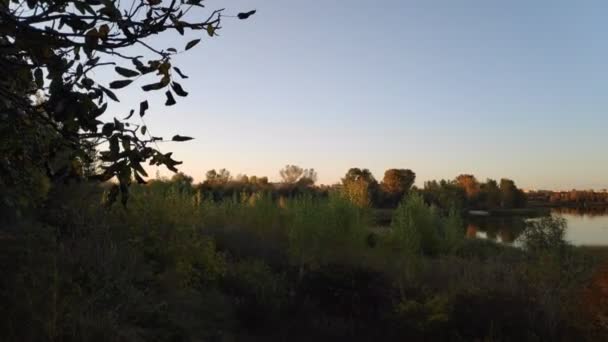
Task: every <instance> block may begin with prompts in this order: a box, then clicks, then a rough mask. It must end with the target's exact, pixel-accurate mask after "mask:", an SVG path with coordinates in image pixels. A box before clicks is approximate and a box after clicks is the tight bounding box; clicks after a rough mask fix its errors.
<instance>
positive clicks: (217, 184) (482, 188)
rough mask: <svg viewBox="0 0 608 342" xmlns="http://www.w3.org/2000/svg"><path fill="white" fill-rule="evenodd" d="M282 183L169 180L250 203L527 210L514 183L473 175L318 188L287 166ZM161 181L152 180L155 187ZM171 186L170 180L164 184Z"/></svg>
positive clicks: (402, 173) (354, 172)
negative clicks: (414, 201)
mask: <svg viewBox="0 0 608 342" xmlns="http://www.w3.org/2000/svg"><path fill="white" fill-rule="evenodd" d="M279 175H280V176H281V181H280V182H277V183H273V182H269V180H268V177H261V176H247V175H237V176H232V174H231V173H230V171H228V170H226V169H219V170H215V169H213V170H209V171H207V173H206V175H205V180H204V181H203V182H201V183H199V184H194V182H193V178H192V177H190V176H187V175H185V174H183V173H177V174H175V175H174V176H173V177H172V178H171V179H170V180H169V181H170V182H171V183H173V184H174V185H175V186H177V187H180V188H182V190H183V191H186V192H192V193H198V194H199V195H200V196H202V197H204V198H206V199H211V200H213V201H221V200H223V199H227V198H228V199H231V198H237V199H246V198H249V197H251V196H252V195H253V194H256V193H259V192H265V193H270V194H271V195H272V197H273V198H275V199H280V198H284V199H286V198H294V197H297V196H300V195H310V196H313V197H327V196H328V194H329V192H331V191H337V192H341V193H343V194H344V195H345V197H346V198H348V199H349V200H350V201H351V202H353V203H354V204H356V205H357V206H359V207H373V208H396V207H397V205H398V204H399V202H400V201H401V199H402V198H403V197H404V196H406V195H408V194H410V193H418V194H420V195H421V196H422V197H423V198H424V200H425V202H426V203H427V204H432V205H435V206H437V207H439V208H441V209H444V210H448V209H450V208H452V207H456V208H460V209H497V208H506V209H510V208H521V207H524V206H525V205H526V201H527V199H526V195H525V194H524V192H523V191H522V190H521V189H519V188H518V187H517V186H516V185H515V182H514V181H512V180H510V179H505V178H503V179H501V180H500V182H497V181H495V180H493V179H488V180H486V181H485V182H479V181H478V180H477V179H476V178H475V176H473V175H470V174H462V175H459V176H458V177H456V178H454V179H453V180H440V181H428V182H425V183H424V186H423V187H422V188H418V187H416V186H414V182H415V180H416V173H415V172H414V171H412V170H409V169H388V170H386V171H385V172H384V177H383V178H382V180H381V181H378V180H376V178H375V177H374V175H373V174H372V173H371V171H370V170H369V169H365V168H351V169H349V170H348V171H347V172H346V174H345V175H344V177H343V178H342V179H341V182H340V183H338V184H334V185H317V184H316V181H317V173H316V171H315V170H314V169H305V168H301V167H299V166H296V165H286V166H285V167H284V168H283V169H281V170H280V171H279ZM157 181H159V180H153V181H152V182H157ZM165 181H167V180H165Z"/></svg>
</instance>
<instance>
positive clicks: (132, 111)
mask: <svg viewBox="0 0 608 342" xmlns="http://www.w3.org/2000/svg"><path fill="white" fill-rule="evenodd" d="M134 113H135V111H134V110H133V109H131V111H130V112H129V115H127V117H126V118H124V119H123V120H129V119H130V118H131V117H132V116H133V114H134Z"/></svg>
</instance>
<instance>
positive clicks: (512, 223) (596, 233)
mask: <svg viewBox="0 0 608 342" xmlns="http://www.w3.org/2000/svg"><path fill="white" fill-rule="evenodd" d="M551 215H559V216H561V217H563V218H565V219H566V221H567V223H568V230H567V231H566V240H568V241H569V242H570V243H572V244H574V245H594V246H608V208H584V209H580V208H557V209H552V211H551ZM528 219H529V218H524V217H518V216H513V217H488V216H486V217H469V218H468V219H467V228H466V236H467V237H468V238H483V239H490V240H494V241H497V242H501V243H507V244H513V243H514V242H515V241H516V240H517V238H518V237H519V236H520V235H521V234H522V233H523V231H524V230H525V228H526V220H528Z"/></svg>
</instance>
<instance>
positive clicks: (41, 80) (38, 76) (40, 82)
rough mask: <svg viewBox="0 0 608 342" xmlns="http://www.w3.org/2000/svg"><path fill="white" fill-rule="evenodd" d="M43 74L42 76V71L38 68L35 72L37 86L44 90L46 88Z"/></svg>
mask: <svg viewBox="0 0 608 342" xmlns="http://www.w3.org/2000/svg"><path fill="white" fill-rule="evenodd" d="M43 76H44V75H43V74H42V69H40V68H37V69H36V70H34V79H35V80H36V86H37V87H38V88H40V89H41V88H42V87H44V78H43Z"/></svg>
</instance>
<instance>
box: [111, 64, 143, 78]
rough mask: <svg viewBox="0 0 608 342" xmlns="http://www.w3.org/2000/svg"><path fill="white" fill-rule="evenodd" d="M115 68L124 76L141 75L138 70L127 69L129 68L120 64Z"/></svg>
mask: <svg viewBox="0 0 608 342" xmlns="http://www.w3.org/2000/svg"><path fill="white" fill-rule="evenodd" d="M114 70H116V72H117V73H119V74H120V75H122V76H124V77H135V76H139V72H137V71H135V70H131V69H127V68H122V67H119V66H117V67H116V68H114Z"/></svg>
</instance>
